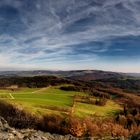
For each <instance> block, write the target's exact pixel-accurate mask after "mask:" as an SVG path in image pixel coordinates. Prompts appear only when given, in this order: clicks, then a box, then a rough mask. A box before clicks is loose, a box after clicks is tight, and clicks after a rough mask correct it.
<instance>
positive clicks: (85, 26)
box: [0, 0, 140, 72]
mask: <svg viewBox="0 0 140 140" xmlns="http://www.w3.org/2000/svg"><path fill="white" fill-rule="evenodd" d="M34 69H43V70H44V69H46V70H78V69H101V70H109V71H119V72H140V1H139V0H0V70H34Z"/></svg>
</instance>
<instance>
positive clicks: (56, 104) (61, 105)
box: [0, 86, 121, 117]
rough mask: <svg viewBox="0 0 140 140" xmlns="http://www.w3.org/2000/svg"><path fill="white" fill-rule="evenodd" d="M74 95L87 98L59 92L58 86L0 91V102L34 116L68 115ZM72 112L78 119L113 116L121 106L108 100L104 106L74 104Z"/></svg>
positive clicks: (71, 92) (81, 94)
mask: <svg viewBox="0 0 140 140" xmlns="http://www.w3.org/2000/svg"><path fill="white" fill-rule="evenodd" d="M74 95H80V96H88V95H86V94H85V93H81V92H75V91H63V90H60V89H59V86H55V87H48V88H42V89H39V88H21V89H19V90H17V91H10V90H0V99H1V100H5V101H7V102H10V103H12V104H14V105H16V106H17V107H19V108H22V109H24V110H26V111H27V112H30V113H32V114H35V115H43V114H58V115H66V114H69V113H70V112H71V110H72V106H73V98H74ZM93 98H95V97H93ZM73 110H74V112H73V115H75V116H78V117H85V116H92V115H96V116H102V117H105V116H110V115H111V116H112V115H114V114H115V113H116V112H118V111H119V110H121V106H120V105H119V104H117V103H115V102H113V101H112V100H108V101H107V103H106V105H105V106H97V105H92V104H86V103H81V102H76V103H75V106H74V108H73Z"/></svg>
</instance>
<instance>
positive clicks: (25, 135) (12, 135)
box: [0, 117, 77, 140]
mask: <svg viewBox="0 0 140 140" xmlns="http://www.w3.org/2000/svg"><path fill="white" fill-rule="evenodd" d="M0 140H77V138H74V137H73V136H71V135H66V136H61V135H57V134H53V135H52V134H50V133H44V132H41V131H36V130H31V129H22V130H17V129H14V128H11V127H10V126H9V125H8V123H7V122H6V121H5V120H4V119H3V118H2V117H0Z"/></svg>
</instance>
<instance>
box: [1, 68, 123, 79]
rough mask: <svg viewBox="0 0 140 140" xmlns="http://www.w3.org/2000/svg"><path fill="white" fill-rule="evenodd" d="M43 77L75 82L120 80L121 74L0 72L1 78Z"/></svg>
mask: <svg viewBox="0 0 140 140" xmlns="http://www.w3.org/2000/svg"><path fill="white" fill-rule="evenodd" d="M43 75H54V76H60V77H66V78H70V79H76V80H84V81H90V80H96V79H106V78H121V77H122V76H123V74H121V73H115V72H108V71H100V70H73V71H48V70H35V71H0V76H1V77H3V76H4V77H9V76H20V77H32V76H43Z"/></svg>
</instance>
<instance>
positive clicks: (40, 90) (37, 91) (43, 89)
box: [32, 86, 51, 93]
mask: <svg viewBox="0 0 140 140" xmlns="http://www.w3.org/2000/svg"><path fill="white" fill-rule="evenodd" d="M50 87H51V86H48V87H44V88H41V89H39V90H36V91H33V92H32V93H39V92H42V91H45V90H46V89H48V88H50Z"/></svg>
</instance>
